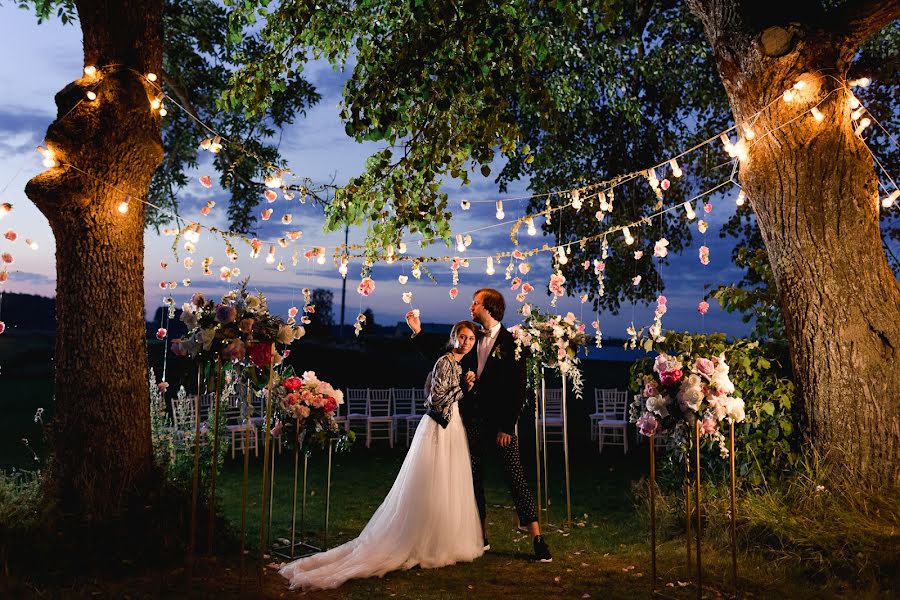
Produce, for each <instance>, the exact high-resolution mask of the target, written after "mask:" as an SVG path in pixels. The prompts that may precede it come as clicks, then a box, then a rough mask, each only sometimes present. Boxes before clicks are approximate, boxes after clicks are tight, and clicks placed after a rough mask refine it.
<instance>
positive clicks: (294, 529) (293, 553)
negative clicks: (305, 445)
mask: <svg viewBox="0 0 900 600" xmlns="http://www.w3.org/2000/svg"><path fill="white" fill-rule="evenodd" d="M299 471H300V446H299V444H298V445H297V446H295V447H294V495H293V498H292V500H291V558H294V557H295V556H297V550H296V546H297V477H298V475H299Z"/></svg>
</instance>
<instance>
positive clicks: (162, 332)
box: [156, 327, 169, 340]
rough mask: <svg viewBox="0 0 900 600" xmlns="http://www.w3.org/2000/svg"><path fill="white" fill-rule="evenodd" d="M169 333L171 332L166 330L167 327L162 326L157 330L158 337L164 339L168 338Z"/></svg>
mask: <svg viewBox="0 0 900 600" xmlns="http://www.w3.org/2000/svg"><path fill="white" fill-rule="evenodd" d="M168 333H169V332H167V331H166V329H165V327H160V328H159V329H157V330H156V339H158V340H164V339H166V335H168Z"/></svg>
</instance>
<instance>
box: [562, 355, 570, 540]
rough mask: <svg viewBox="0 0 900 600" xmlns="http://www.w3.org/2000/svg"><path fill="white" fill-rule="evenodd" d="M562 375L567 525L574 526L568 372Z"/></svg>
mask: <svg viewBox="0 0 900 600" xmlns="http://www.w3.org/2000/svg"><path fill="white" fill-rule="evenodd" d="M560 377H562V420H563V425H562V426H563V458H564V460H565V461H566V525H568V526H569V527H572V486H571V482H570V478H569V423H568V420H567V418H566V416H567V414H568V409H567V408H566V374H565V373H563V372H562V371H561V370H560Z"/></svg>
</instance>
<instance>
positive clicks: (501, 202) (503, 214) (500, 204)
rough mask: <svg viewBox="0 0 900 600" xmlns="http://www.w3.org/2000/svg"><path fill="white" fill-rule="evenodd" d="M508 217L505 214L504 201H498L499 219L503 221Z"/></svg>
mask: <svg viewBox="0 0 900 600" xmlns="http://www.w3.org/2000/svg"><path fill="white" fill-rule="evenodd" d="M505 216H506V213H505V212H503V200H497V219H498V220H503V217H505Z"/></svg>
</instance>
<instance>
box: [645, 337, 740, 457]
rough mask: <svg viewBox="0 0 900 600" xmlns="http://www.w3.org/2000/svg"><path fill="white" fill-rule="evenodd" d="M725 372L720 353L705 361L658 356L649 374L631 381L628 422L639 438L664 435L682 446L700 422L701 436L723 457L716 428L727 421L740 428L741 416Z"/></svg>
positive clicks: (724, 448) (722, 439)
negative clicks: (632, 397)
mask: <svg viewBox="0 0 900 600" xmlns="http://www.w3.org/2000/svg"><path fill="white" fill-rule="evenodd" d="M728 372H729V368H728V364H726V362H725V355H724V354H720V355H719V356H714V357H713V358H705V357H699V356H692V355H690V354H683V355H680V356H677V357H676V356H671V355H669V354H666V353H665V352H662V353H660V354H659V355H658V356H657V357H656V360H655V361H654V362H653V370H652V373H643V374H641V375H639V376H638V377H637V378H636V380H635V382H634V383H635V385H636V387H637V388H638V393H637V394H635V396H634V402H633V403H632V404H631V410H630V421H631V422H632V423H635V424H636V425H637V428H638V431H640V432H641V433H642V434H643V435H645V436H650V435H653V434H655V433H665V434H668V435H670V436H671V437H672V439H673V440H674V441H675V442H676V443H677V444H679V445H681V446H682V447H685V446H686V445H687V442H688V439H689V433H690V430H691V428H693V427H694V425H695V423H696V422H698V421H699V422H700V432H701V435H702V436H703V437H709V438H711V439H712V440H714V441H715V442H716V443H718V445H719V452H720V454H721V455H722V456H723V457H726V456H728V448H727V446H726V445H725V436H724V435H723V434H722V432H721V431H720V425H721V424H722V423H723V422H724V421H725V420H726V419H727V420H731V421H733V422H735V423H740V422H742V421H743V420H744V417H745V415H744V401H743V400H742V399H741V398H736V397H734V396H733V394H734V391H735V390H734V384H733V383H732V382H731V379H730V378H729V374H728Z"/></svg>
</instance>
